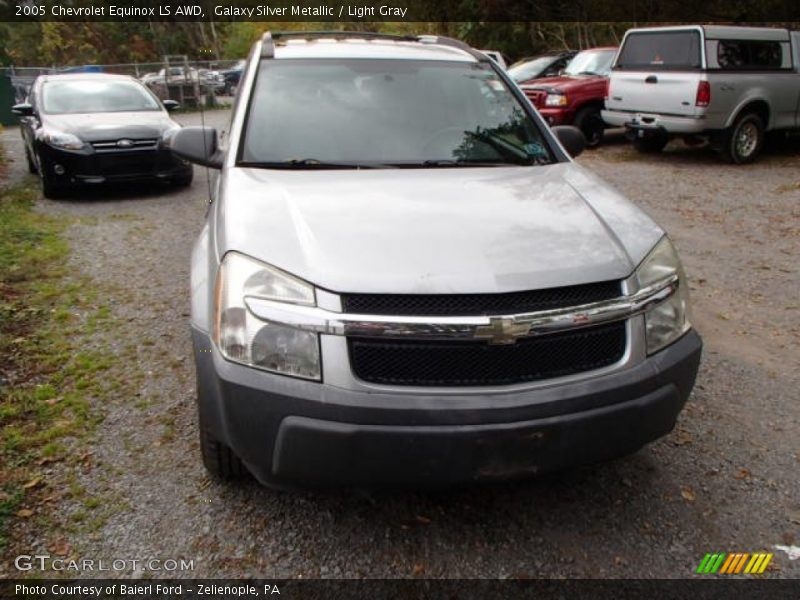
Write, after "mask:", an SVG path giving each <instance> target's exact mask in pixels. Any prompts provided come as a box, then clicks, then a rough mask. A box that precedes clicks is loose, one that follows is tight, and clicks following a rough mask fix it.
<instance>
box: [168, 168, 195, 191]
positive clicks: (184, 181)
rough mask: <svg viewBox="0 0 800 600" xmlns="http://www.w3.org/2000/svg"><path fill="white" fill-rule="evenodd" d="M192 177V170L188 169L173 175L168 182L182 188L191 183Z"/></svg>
mask: <svg viewBox="0 0 800 600" xmlns="http://www.w3.org/2000/svg"><path fill="white" fill-rule="evenodd" d="M192 179H194V170H193V169H192V170H189V171H187V172H186V173H184V174H182V175H178V176H177V177H173V178H172V180H171V181H170V183H171V184H172V185H174V186H175V187H179V188H183V187H189V186H190V185H192Z"/></svg>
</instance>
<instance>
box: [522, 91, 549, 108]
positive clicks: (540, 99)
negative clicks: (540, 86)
mask: <svg viewBox="0 0 800 600" xmlns="http://www.w3.org/2000/svg"><path fill="white" fill-rule="evenodd" d="M525 95H526V96H527V97H528V99H529V100H530V101H531V103H532V104H533V105H534V106H535V107H536V108H541V107H542V106H544V99H545V98H546V97H547V92H545V91H544V90H525Z"/></svg>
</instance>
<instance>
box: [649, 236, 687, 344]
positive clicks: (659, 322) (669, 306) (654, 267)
mask: <svg viewBox="0 0 800 600" xmlns="http://www.w3.org/2000/svg"><path fill="white" fill-rule="evenodd" d="M673 275H677V276H678V289H677V290H676V291H675V293H673V294H672V295H671V296H670V297H669V298H667V299H666V300H664V301H663V302H661V303H660V304H657V305H655V306H654V307H652V308H651V309H649V310H648V311H647V312H646V313H645V315H644V318H645V323H646V335H647V353H648V354H653V353H654V352H658V351H659V350H661V349H662V348H664V347H665V346H668V345H669V344H671V343H672V342H674V341H675V340H677V339H678V338H679V337H681V336H682V335H683V334H684V333H686V332H687V331H688V330H689V329H690V328H691V323H690V322H689V314H688V313H689V285H688V283H687V282H686V275H685V274H684V272H683V266H682V265H681V261H680V259H679V258H678V254H677V253H676V252H675V248H674V247H673V246H672V242H670V241H669V238H668V237H666V236H664V237H663V238H662V239H661V241H660V242H659V243H658V244H656V247H655V248H653V249H652V250H651V251H650V254H648V255H647V258H645V259H644V260H643V261H642V263H641V264H640V265H639V267H638V268H637V269H636V277H637V279H638V281H639V287H640V288H643V287H647V286H650V285H653V284H656V283H658V282H661V281H664V280H665V279H667V278H669V277H671V276H673Z"/></svg>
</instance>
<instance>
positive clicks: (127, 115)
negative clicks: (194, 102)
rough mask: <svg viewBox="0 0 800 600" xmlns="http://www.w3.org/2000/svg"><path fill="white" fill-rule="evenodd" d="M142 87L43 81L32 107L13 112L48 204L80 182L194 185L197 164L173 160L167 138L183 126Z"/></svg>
mask: <svg viewBox="0 0 800 600" xmlns="http://www.w3.org/2000/svg"><path fill="white" fill-rule="evenodd" d="M177 106H178V103H177V102H174V101H171V100H166V101H164V103H163V104H162V103H161V102H160V101H159V100H158V98H157V97H156V96H155V95H154V94H153V93H152V92H151V91H150V90H148V89H147V88H146V87H145V86H144V85H142V84H141V83H139V82H138V81H137V80H135V79H133V78H132V77H127V76H123V75H108V74H93V73H81V74H71V75H43V76H40V77H38V78H37V79H36V81H34V83H33V86H32V87H31V91H30V94H29V96H28V101H27V102H26V103H23V104H17V105H16V106H14V107H13V111H14V112H15V113H16V114H18V115H20V116H21V117H22V119H21V131H22V137H23V139H24V140H25V154H26V158H27V159H28V167H29V169H30V171H31V172H32V173H38V174H39V176H40V178H41V182H42V191H43V193H44V195H45V197H47V198H56V197H59V196H62V195H63V194H64V193H65V192H66V191H67V190H68V189H69V188H70V187H71V186H73V185H76V184H98V183H106V182H108V183H113V182H126V181H140V180H163V181H167V182H170V183H172V184H174V185H176V186H187V185H189V184H190V183H191V182H192V166H191V165H190V164H189V163H187V162H185V161H183V160H181V159H179V158H177V157H175V156H173V155H172V153H171V152H170V151H169V149H167V148H166V147H165V145H164V143H163V137H164V134H165V133H166V132H168V131H170V130H173V129H175V128H178V127H180V125H178V124H177V123H176V122H175V121H173V120H172V119H170V117H169V115H168V114H167V111H168V110H172V109H174V108H175V107H177Z"/></svg>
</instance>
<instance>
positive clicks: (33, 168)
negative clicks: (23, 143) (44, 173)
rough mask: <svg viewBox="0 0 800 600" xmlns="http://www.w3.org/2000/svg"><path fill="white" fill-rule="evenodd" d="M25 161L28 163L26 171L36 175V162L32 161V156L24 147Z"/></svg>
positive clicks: (37, 170)
mask: <svg viewBox="0 0 800 600" xmlns="http://www.w3.org/2000/svg"><path fill="white" fill-rule="evenodd" d="M25 161H26V162H27V163H28V173H30V174H31V175H36V174H37V173H38V172H39V169H37V168H36V163H35V162H33V157H32V156H31V153H30V151H29V150H28V149H27V148H25Z"/></svg>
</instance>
